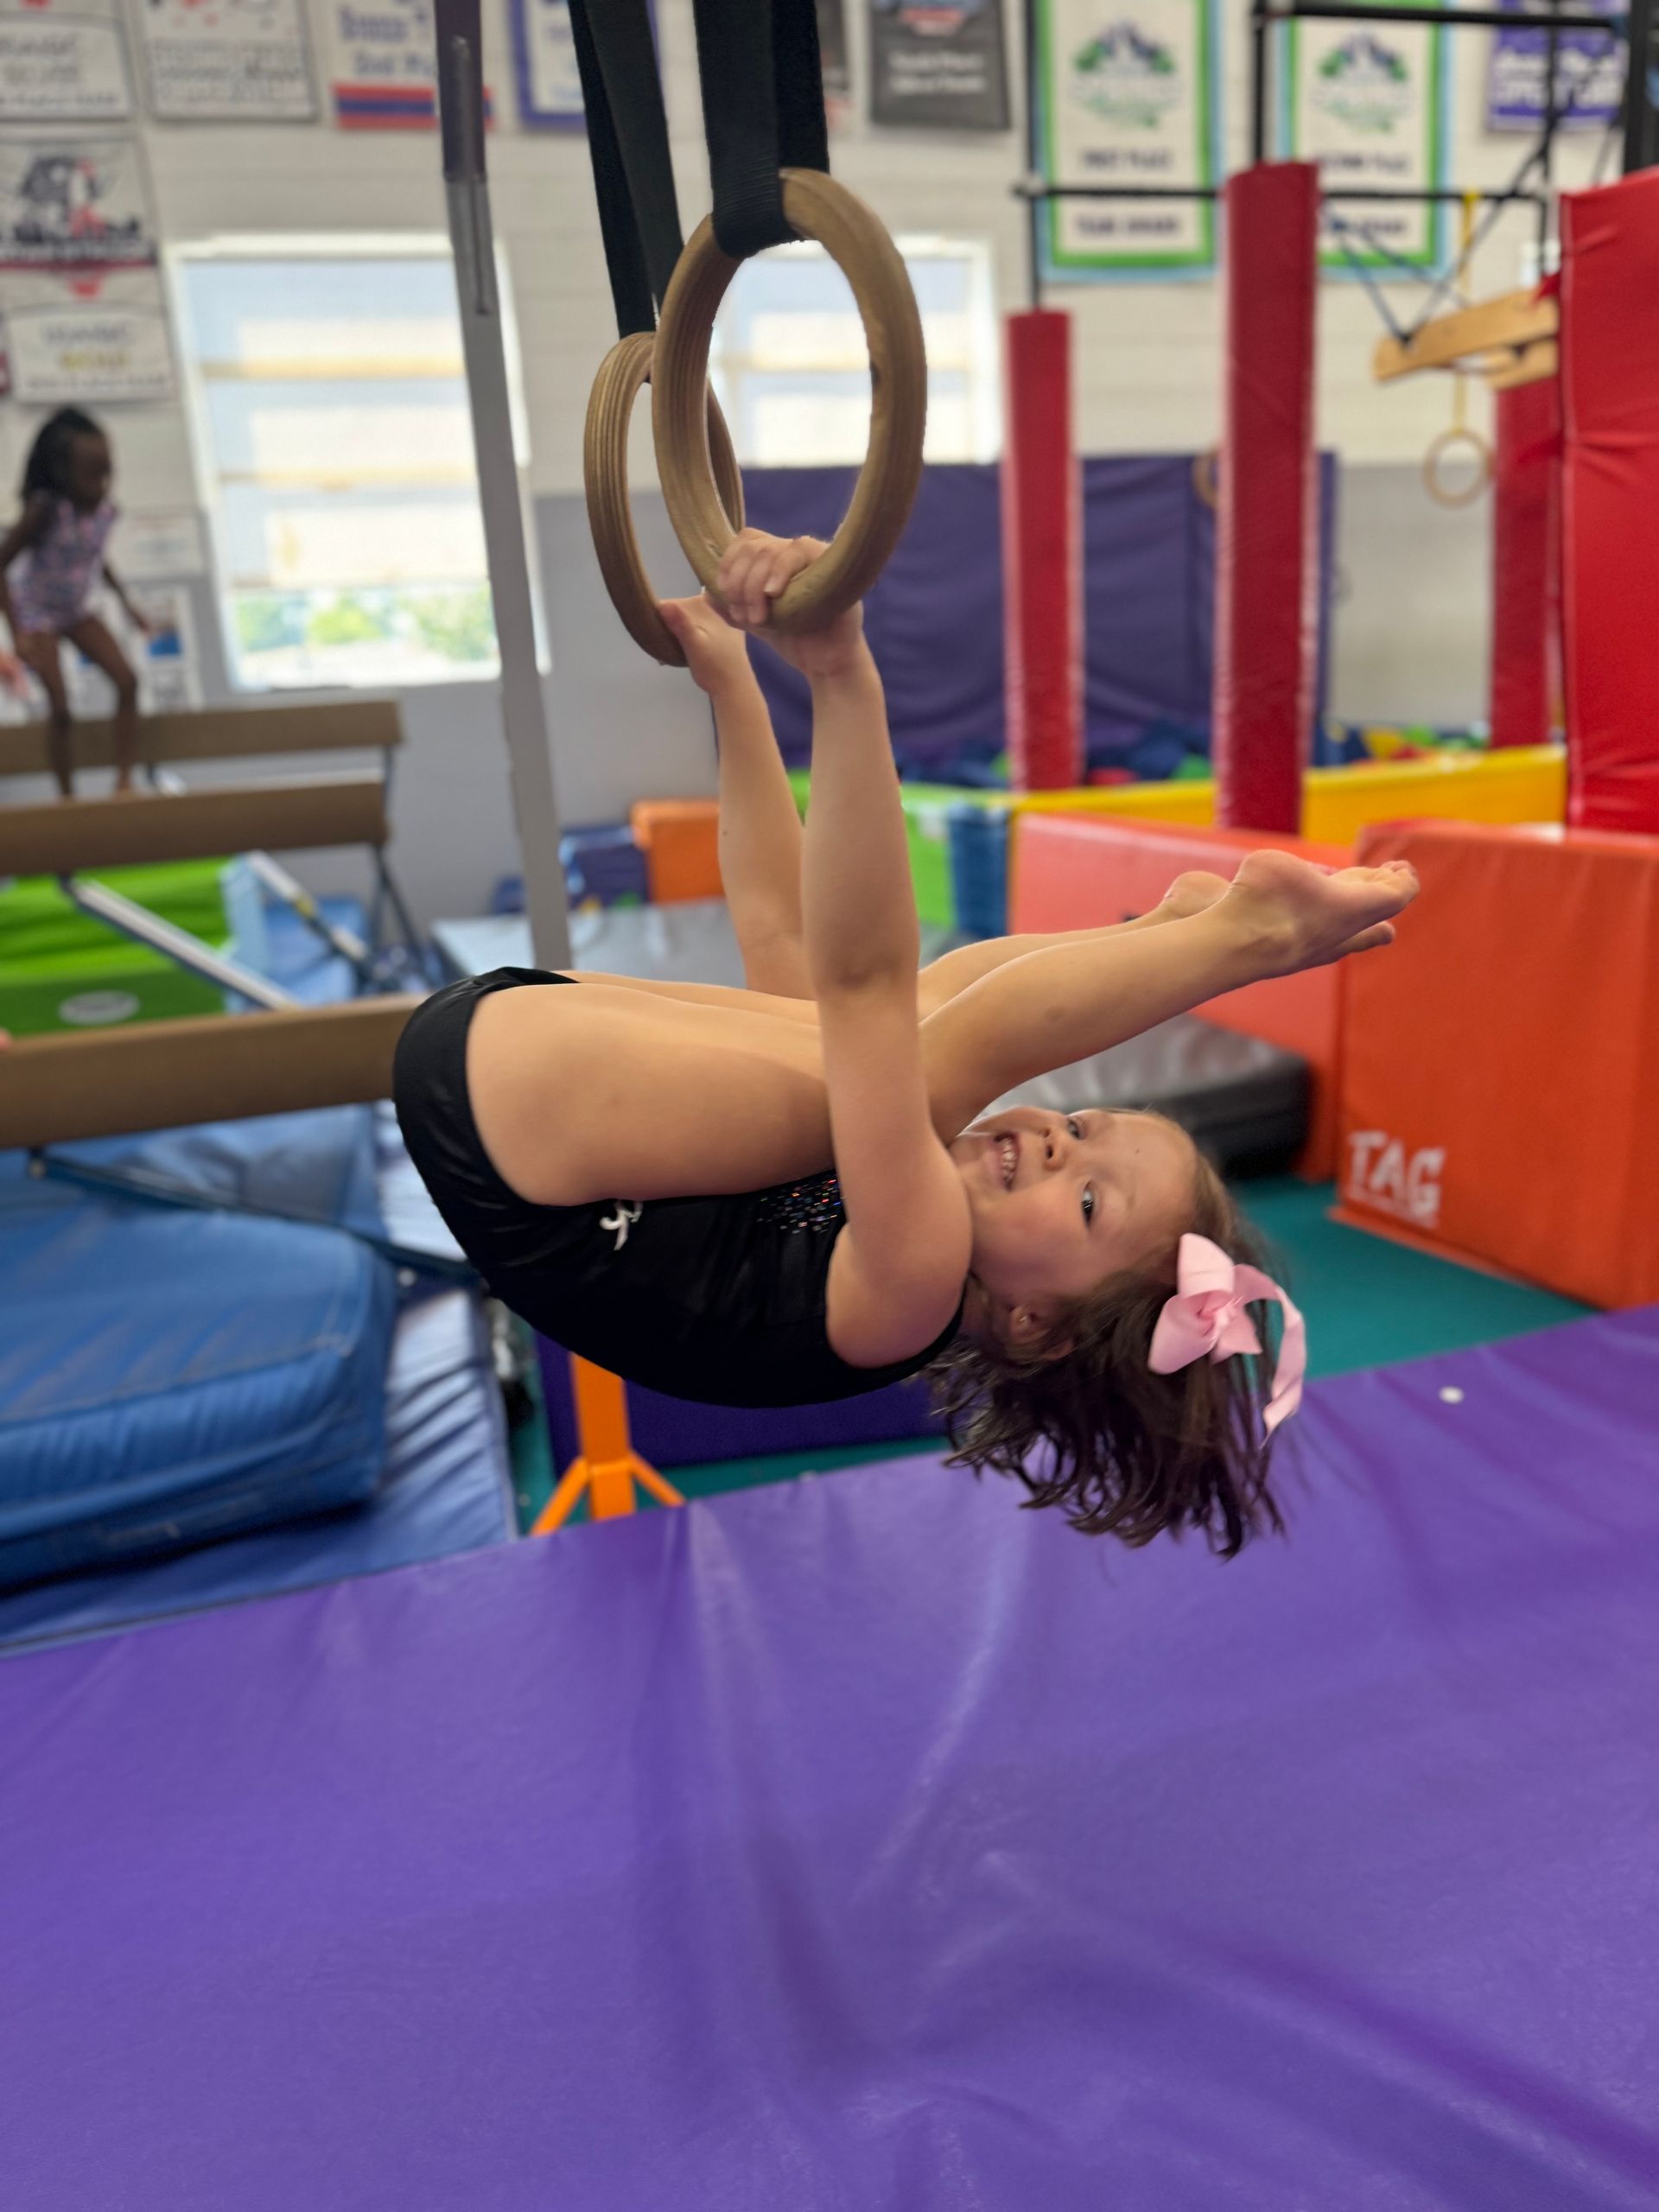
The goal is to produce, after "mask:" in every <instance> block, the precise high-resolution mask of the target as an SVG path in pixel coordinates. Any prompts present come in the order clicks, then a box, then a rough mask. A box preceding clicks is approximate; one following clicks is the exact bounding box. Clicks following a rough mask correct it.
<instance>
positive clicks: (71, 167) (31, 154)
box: [0, 136, 156, 277]
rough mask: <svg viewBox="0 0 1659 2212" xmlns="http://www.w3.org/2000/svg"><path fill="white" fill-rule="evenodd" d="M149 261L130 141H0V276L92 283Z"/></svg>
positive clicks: (139, 175) (148, 231) (151, 241)
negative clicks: (68, 277) (38, 273)
mask: <svg viewBox="0 0 1659 2212" xmlns="http://www.w3.org/2000/svg"><path fill="white" fill-rule="evenodd" d="M155 265H156V226H155V225H154V223H153V222H152V221H151V219H150V213H149V194H148V193H147V191H146V190H145V188H144V173H143V164H142V162H141V161H140V159H139V153H138V143H137V140H136V139H133V138H66V137H44V136H42V137H32V138H0V269H54V270H60V271H71V272H73V273H74V274H76V275H77V276H79V277H99V276H103V275H105V274H106V273H107V272H108V271H109V270H113V269H153V268H154V267H155Z"/></svg>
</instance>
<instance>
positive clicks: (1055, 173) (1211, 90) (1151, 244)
mask: <svg viewBox="0 0 1659 2212" xmlns="http://www.w3.org/2000/svg"><path fill="white" fill-rule="evenodd" d="M1033 4H1034V5H1035V7H1036V9H1037V52H1038V78H1037V85H1036V97H1037V99H1038V101H1039V144H1040V146H1041V148H1042V156H1043V175H1044V178H1045V181H1046V182H1048V183H1050V184H1084V185H1092V186H1099V185H1111V184H1125V185H1159V186H1167V187H1193V188H1198V189H1199V190H1206V189H1208V188H1210V187H1211V186H1212V185H1213V184H1214V182H1215V181H1216V175H1217V168H1218V165H1219V164H1218V150H1217V143H1216V137H1217V130H1216V116H1217V101H1216V84H1215V71H1216V57H1217V36H1216V19H1215V0H1128V4H1127V5H1126V6H1124V7H1123V8H1122V10H1116V9H1114V10H1111V11H1109V15H1108V16H1104V17H1103V14H1102V10H1101V9H1100V7H1099V6H1098V4H1097V0H1033ZM1215 257H1216V226H1215V209H1214V205H1213V203H1212V202H1211V201H1210V200H1203V199H1192V200H1180V199H1172V200H1109V199H1107V200H1099V199H1089V200H1049V201H1048V202H1047V203H1046V207H1045V210H1044V224H1043V268H1044V274H1045V275H1046V276H1048V277H1053V278H1055V279H1058V281H1060V282H1062V283H1064V282H1065V280H1066V279H1067V278H1068V277H1090V276H1111V275H1123V276H1146V275H1149V274H1155V273H1157V272H1158V271H1160V270H1161V271H1165V272H1166V273H1170V274H1179V273H1182V272H1194V271H1203V270H1208V269H1210V268H1211V267H1213V265H1214V263H1215Z"/></svg>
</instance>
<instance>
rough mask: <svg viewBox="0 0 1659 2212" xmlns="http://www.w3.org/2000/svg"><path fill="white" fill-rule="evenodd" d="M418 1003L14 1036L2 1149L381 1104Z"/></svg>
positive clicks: (383, 1002) (4, 1092) (1, 1085)
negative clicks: (323, 1108) (322, 1108)
mask: <svg viewBox="0 0 1659 2212" xmlns="http://www.w3.org/2000/svg"><path fill="white" fill-rule="evenodd" d="M419 1004H420V1001H419V999H418V998H417V997H416V998H368V999H353V1000H350V1001H347V1002H346V1004H344V1005H340V1006H319V1007H294V1008H293V1009H291V1010H289V1009H284V1010H283V1011H281V1012H278V1013H272V1014H204V1015H201V1016H199V1017H197V1018H194V1019H192V1020H183V1021H146V1022H139V1023H134V1024H133V1025H132V1027H130V1028H124V1029H88V1030H79V1031H76V1032H73V1033H61V1034H59V1033H54V1034H52V1035H49V1036H45V1037H25V1038H21V1039H18V1040H17V1041H16V1043H15V1044H13V1045H11V1046H8V1047H7V1048H6V1049H5V1050H4V1051H3V1052H0V1150H4V1149H7V1148H9V1147H12V1146H27V1147H31V1148H33V1147H39V1146H41V1145H48V1144H71V1143H74V1142H76V1141H79V1140H80V1139H82V1138H86V1137H99V1136H124V1135H130V1134H134V1133H136V1132H137V1131H139V1130H141V1129H167V1128H178V1127H180V1126H181V1125H182V1124H184V1123H186V1122H226V1121H238V1120H243V1119H245V1118H246V1117H247V1116H250V1115H255V1114H289V1113H296V1112H299V1111H301V1110H302V1109H308V1108H311V1107H315V1106H352V1105H357V1104H359V1103H362V1102H364V1101H365V1100H369V1099H375V1098H386V1097H389V1096H391V1056H392V1053H393V1052H394V1051H395V1050H396V1048H397V1039H398V1038H399V1036H400V1035H401V1034H402V1033H403V1027H404V1023H405V1022H406V1021H407V1020H408V1019H409V1017H410V1014H411V1013H413V1011H414V1009H415V1008H416V1007H417V1006H418V1005H419Z"/></svg>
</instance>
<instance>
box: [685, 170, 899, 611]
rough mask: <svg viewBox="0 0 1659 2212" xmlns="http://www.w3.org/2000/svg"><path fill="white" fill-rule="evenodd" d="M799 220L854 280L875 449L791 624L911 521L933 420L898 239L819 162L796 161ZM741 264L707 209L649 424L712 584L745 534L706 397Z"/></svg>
mask: <svg viewBox="0 0 1659 2212" xmlns="http://www.w3.org/2000/svg"><path fill="white" fill-rule="evenodd" d="M781 175H782V179H783V188H784V213H785V215H786V216H787V217H788V219H789V223H790V227H791V229H792V230H795V231H798V232H800V233H801V234H802V236H803V237H804V238H816V239H817V242H818V244H819V245H821V246H823V249H824V251H825V252H826V253H828V254H829V257H830V259H831V260H832V261H834V262H835V263H836V265H837V267H838V268H839V269H840V270H841V272H842V275H843V276H844V277H846V279H847V281H848V283H849V284H850V285H851V286H852V288H853V296H854V298H855V300H856V301H857V302H858V311H859V314H860V315H861V317H862V319H863V323H864V340H865V344H866V345H867V346H868V349H869V356H870V384H871V406H870V447H869V451H868V454H867V455H866V456H865V461H864V466H863V467H862V468H861V470H860V472H859V478H858V483H857V486H856V487H855V490H854V493H853V498H852V504H851V505H850V506H849V508H848V510H847V513H846V517H845V518H844V519H843V521H842V525H841V527H840V529H839V530H838V531H836V535H835V537H834V539H833V540H832V542H831V543H830V546H829V551H828V552H827V553H825V554H824V555H823V558H822V559H821V560H818V561H815V562H814V563H813V564H812V566H811V567H810V569H806V570H805V571H804V573H803V574H802V575H798V576H797V577H796V579H795V581H794V582H792V583H791V585H790V587H789V588H788V590H787V591H785V592H784V593H783V594H781V595H780V596H779V599H778V601H776V603H775V605H774V606H773V607H772V624H771V626H772V628H773V629H776V630H781V631H798V630H820V629H822V628H823V626H824V625H825V624H826V623H829V622H833V621H834V620H835V619H836V615H838V614H841V613H844V612H845V611H846V609H847V608H848V607H851V606H853V605H855V602H856V601H859V600H861V598H862V597H863V596H864V594H865V593H866V592H867V591H868V589H869V588H870V586H871V585H872V584H873V583H874V582H875V580H876V578H877V577H878V576H879V575H880V573H881V571H882V569H883V568H884V567H885V566H886V564H887V557H888V556H889V555H890V554H891V553H892V551H893V547H894V546H895V545H896V544H897V543H899V537H900V535H901V534H902V532H903V531H904V527H905V524H906V522H907V521H908V520H909V519H910V510H911V505H912V501H913V500H914V499H915V497H916V486H917V485H918V482H919V481H920V480H921V474H922V436H923V433H924V431H925V429H926V425H927V356H926V353H925V350H924V347H923V345H922V320H921V317H920V315H918V313H917V309H916V296H915V294H914V293H913V292H912V289H911V288H910V277H909V275H908V273H907V271H906V268H905V264H904V262H903V260H902V258H901V257H900V256H899V250H898V248H897V247H896V246H895V245H893V240H892V239H891V238H889V237H888V236H887V232H886V230H885V229H884V228H883V226H882V225H881V224H880V221H879V220H878V219H876V217H875V216H874V215H873V214H872V213H871V212H870V210H869V209H868V207H866V206H865V205H864V203H863V201H862V200H857V199H855V198H854V196H853V194H851V193H850V192H849V191H848V190H847V188H846V187H845V186H844V185H840V184H837V183H836V181H835V180H834V178H833V177H829V176H826V175H823V172H822V171H820V170H817V169H785V170H783V171H782V172H781ZM737 267H738V264H737V263H736V262H734V261H733V260H731V259H730V258H729V257H728V256H727V255H725V254H723V253H722V252H721V250H720V248H719V246H718V245H716V244H715V233H714V226H713V225H712V223H710V222H709V221H707V220H704V221H703V222H702V223H700V224H699V225H698V226H697V228H696V232H694V233H693V235H692V238H691V240H690V244H689V245H687V247H686V249H685V251H684V252H683V254H681V256H680V257H679V260H678V262H677V264H675V269H674V276H673V279H672V281H671V283H670V285H669V288H668V297H667V298H666V299H665V300H664V302H663V319H662V321H661V322H660V324H659V325H658V330H657V373H656V375H655V376H654V377H653V378H652V386H651V420H652V435H653V436H654V438H655V440H656V442H657V473H658V476H659V477H660V478H661V480H662V486H663V497H664V499H665V500H666V501H667V503H668V513H669V519H670V520H671V522H672V524H674V529H675V531H676V534H677V536H678V538H679V541H680V543H681V545H682V546H683V548H684V551H685V557H686V559H687V560H688V561H690V563H691V566H692V567H693V569H696V573H697V575H699V577H701V579H702V584H703V587H704V588H705V589H706V590H709V591H713V590H714V589H715V584H716V582H717V580H718V578H719V575H720V563H721V556H722V555H723V554H724V552H725V550H726V549H727V547H728V545H729V544H730V543H731V542H732V539H733V537H734V536H735V535H736V533H735V531H734V530H733V529H732V526H731V524H729V523H728V521H727V519H726V517H725V516H724V514H722V513H721V506H720V500H719V499H718V497H717V495H716V493H715V482H714V478H713V475H712V474H711V473H710V469H709V446H708V440H707V438H706V436H705V435H704V432H703V427H702V409H701V406H700V404H699V400H698V394H699V393H700V392H701V391H702V388H703V385H704V383H705V381H706V379H707V378H708V374H709V337H710V335H711V334H712V332H713V328H714V321H715V313H716V311H717V309H718V308H719V306H720V302H721V299H722V298H723V297H724V296H725V292H726V288H727V286H728V284H729V283H731V281H732V278H733V277H734V276H735V275H736V273H737Z"/></svg>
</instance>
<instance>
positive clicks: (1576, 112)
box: [1486, 0, 1624, 135]
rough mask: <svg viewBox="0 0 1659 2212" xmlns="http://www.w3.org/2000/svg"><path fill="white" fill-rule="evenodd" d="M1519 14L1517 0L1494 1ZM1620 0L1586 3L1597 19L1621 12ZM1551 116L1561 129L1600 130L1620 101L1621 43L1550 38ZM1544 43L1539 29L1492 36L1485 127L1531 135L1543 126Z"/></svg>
mask: <svg viewBox="0 0 1659 2212" xmlns="http://www.w3.org/2000/svg"><path fill="white" fill-rule="evenodd" d="M1498 4H1499V6H1500V7H1508V8H1514V9H1516V10H1517V12H1518V10H1519V0H1498ZM1623 4H1624V0H1590V6H1591V9H1592V11H1593V12H1594V13H1596V14H1598V15H1608V16H1611V15H1613V14H1614V13H1615V12H1620V13H1622V12H1623ZM1555 37H1556V47H1555V114H1556V121H1557V127H1558V128H1559V129H1560V130H1605V129H1606V128H1607V126H1608V125H1609V124H1611V123H1612V122H1614V121H1615V120H1616V118H1618V112H1619V110H1620V108H1621V107H1622V105H1624V40H1623V39H1622V38H1621V37H1619V35H1618V33H1617V32H1616V31H1611V30H1610V31H1609V32H1608V33H1607V35H1606V36H1605V37H1603V36H1601V35H1599V33H1597V32H1595V31H1558V32H1557V33H1556V35H1555ZM1548 54H1549V40H1548V35H1547V34H1546V33H1545V32H1543V31H1541V30H1535V29H1527V30H1512V31H1494V32H1493V34H1492V50H1491V60H1490V61H1489V62H1488V65H1487V70H1486V128H1487V129H1488V130H1515V131H1524V132H1526V133H1528V134H1529V135H1530V134H1532V133H1535V132H1536V131H1539V130H1542V128H1543V124H1544V80H1545V77H1546V74H1547V73H1548Z"/></svg>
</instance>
